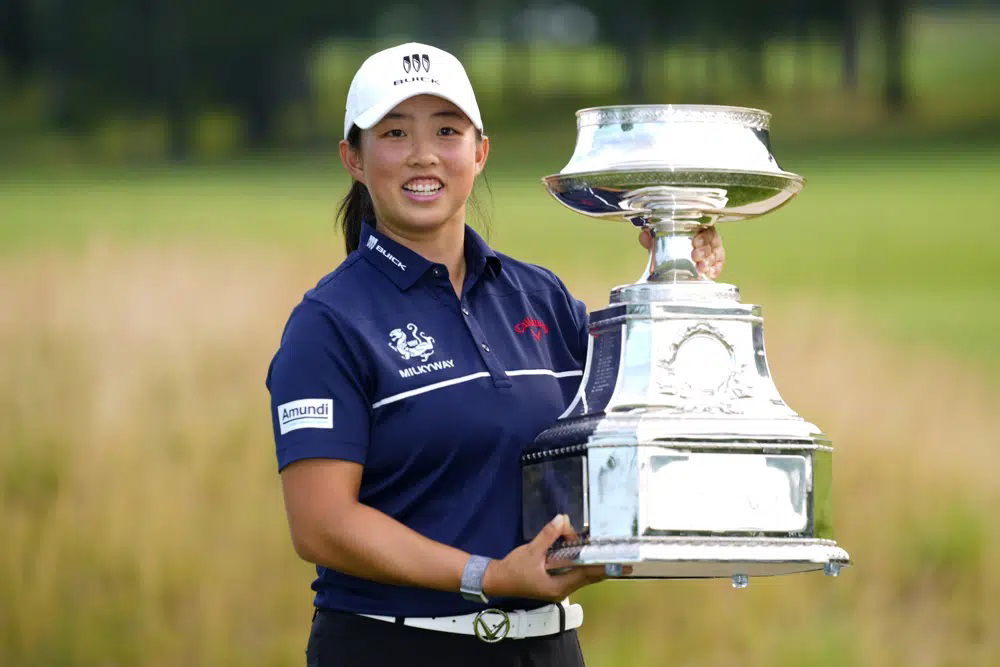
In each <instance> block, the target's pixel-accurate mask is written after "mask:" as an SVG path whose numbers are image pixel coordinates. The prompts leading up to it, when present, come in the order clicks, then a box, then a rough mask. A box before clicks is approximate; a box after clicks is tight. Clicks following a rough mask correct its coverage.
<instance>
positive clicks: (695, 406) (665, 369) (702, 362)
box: [654, 322, 753, 415]
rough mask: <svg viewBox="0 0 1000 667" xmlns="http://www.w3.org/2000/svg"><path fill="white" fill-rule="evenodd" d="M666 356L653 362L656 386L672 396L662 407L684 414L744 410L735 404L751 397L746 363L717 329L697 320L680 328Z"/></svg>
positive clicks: (667, 395) (740, 411)
mask: <svg viewBox="0 0 1000 667" xmlns="http://www.w3.org/2000/svg"><path fill="white" fill-rule="evenodd" d="M664 356H666V358H664V359H660V360H658V361H656V362H655V364H654V365H655V366H656V368H657V369H659V371H660V372H658V373H656V374H655V375H654V383H655V386H656V390H657V391H658V392H659V393H660V394H661V395H662V396H664V397H666V398H668V399H672V401H673V405H670V403H669V402H668V403H665V404H663V407H669V408H672V409H674V410H676V411H678V412H682V413H688V414H713V413H720V414H728V415H735V414H741V413H743V412H744V409H743V408H742V407H741V406H740V405H739V402H740V401H742V400H743V399H751V398H753V393H752V391H751V389H752V384H751V383H750V382H748V380H747V377H748V374H749V373H750V372H751V370H752V369H751V368H750V366H749V364H740V363H738V360H737V358H736V351H735V349H734V347H733V346H732V345H731V344H730V343H729V342H728V341H726V338H725V336H724V335H723V334H722V332H720V331H719V330H718V329H716V328H714V327H713V326H712V325H710V324H708V323H704V322H702V323H699V324H696V325H694V326H692V327H690V328H688V329H687V330H686V331H684V332H683V333H682V334H681V335H680V339H679V340H677V342H675V343H673V344H672V345H670V347H669V348H668V353H667V355H664Z"/></svg>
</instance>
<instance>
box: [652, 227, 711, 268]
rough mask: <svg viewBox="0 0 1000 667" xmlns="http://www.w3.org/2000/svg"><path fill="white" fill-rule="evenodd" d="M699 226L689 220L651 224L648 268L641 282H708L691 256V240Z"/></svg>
mask: <svg viewBox="0 0 1000 667" xmlns="http://www.w3.org/2000/svg"><path fill="white" fill-rule="evenodd" d="M699 229H700V228H699V227H698V226H694V225H690V224H681V225H678V224H677V221H673V220H671V221H662V222H654V223H652V224H650V225H649V231H650V233H651V234H652V235H653V244H652V247H651V248H650V250H649V252H650V263H649V271H648V273H647V276H646V279H645V281H644V282H653V283H680V282H711V281H710V280H709V279H708V278H705V277H704V276H702V275H700V274H699V273H698V267H697V265H696V264H695V262H694V260H693V259H691V252H692V251H693V250H694V246H692V244H691V241H692V239H693V238H694V236H695V234H697V233H698V230H699Z"/></svg>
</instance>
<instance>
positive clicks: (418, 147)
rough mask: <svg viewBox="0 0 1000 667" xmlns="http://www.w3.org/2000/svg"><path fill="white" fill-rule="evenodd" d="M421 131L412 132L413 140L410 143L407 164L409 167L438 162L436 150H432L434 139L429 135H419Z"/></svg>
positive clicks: (431, 164)
mask: <svg viewBox="0 0 1000 667" xmlns="http://www.w3.org/2000/svg"><path fill="white" fill-rule="evenodd" d="M421 134H422V133H419V132H417V133H414V136H413V141H412V142H411V144H410V154H409V156H408V158H407V164H408V165H409V166H411V167H427V166H433V165H436V164H437V163H438V156H437V152H436V151H435V150H434V141H433V140H432V139H431V138H429V137H423V136H421Z"/></svg>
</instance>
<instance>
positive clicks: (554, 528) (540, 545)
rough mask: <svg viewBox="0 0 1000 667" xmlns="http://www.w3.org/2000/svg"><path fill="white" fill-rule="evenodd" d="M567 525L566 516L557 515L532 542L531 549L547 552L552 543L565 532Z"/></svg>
mask: <svg viewBox="0 0 1000 667" xmlns="http://www.w3.org/2000/svg"><path fill="white" fill-rule="evenodd" d="M567 523H568V522H567V521H566V516H565V515H563V514H557V515H556V516H555V517H554V518H553V519H552V521H549V522H548V523H547V524H545V525H544V526H542V529H541V530H540V531H538V534H537V535H535V538H534V539H533V540H531V548H532V549H534V550H536V551H547V550H548V548H549V547H551V546H552V543H553V542H555V541H556V540H557V539H559V537H560V536H561V535H562V534H563V533H564V532H565V530H566V526H567Z"/></svg>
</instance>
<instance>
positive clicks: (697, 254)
mask: <svg viewBox="0 0 1000 667" xmlns="http://www.w3.org/2000/svg"><path fill="white" fill-rule="evenodd" d="M707 255H708V249H707V248H695V249H694V250H692V251H691V259H693V260H694V261H696V262H701V261H704V260H705V259H707Z"/></svg>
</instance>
